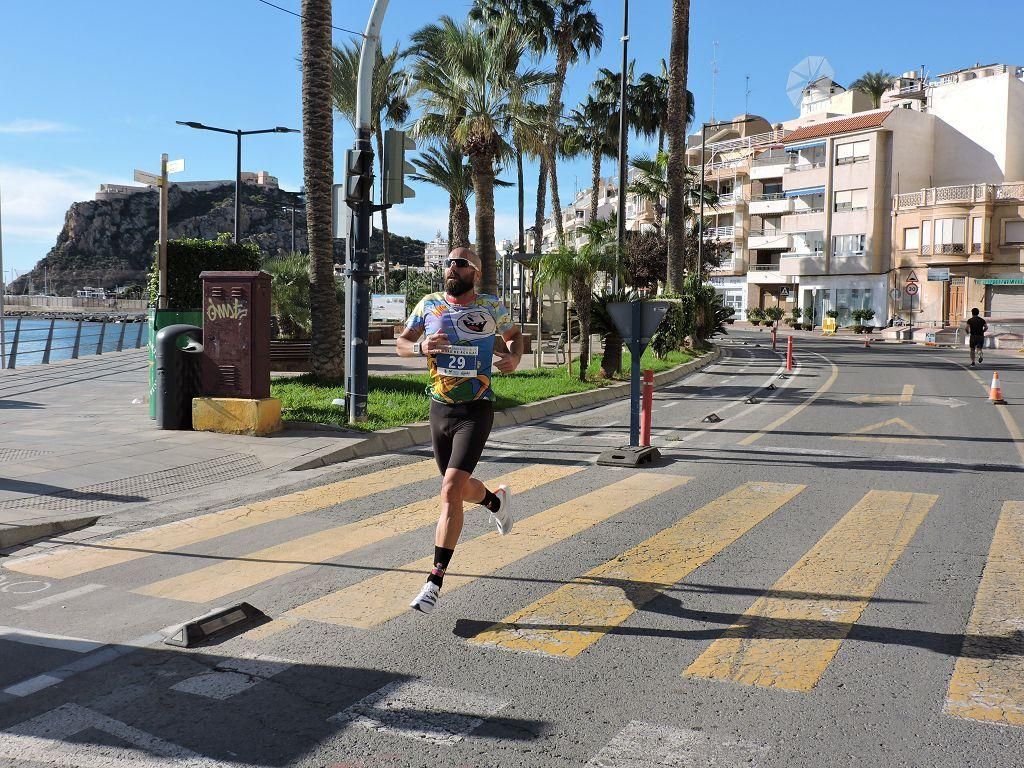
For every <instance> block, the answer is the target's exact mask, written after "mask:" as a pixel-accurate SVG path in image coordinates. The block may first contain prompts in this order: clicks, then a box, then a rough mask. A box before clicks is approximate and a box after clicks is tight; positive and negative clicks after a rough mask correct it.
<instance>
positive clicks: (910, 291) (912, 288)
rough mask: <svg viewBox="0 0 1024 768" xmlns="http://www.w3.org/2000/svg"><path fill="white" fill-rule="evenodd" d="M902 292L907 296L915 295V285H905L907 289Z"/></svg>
mask: <svg viewBox="0 0 1024 768" xmlns="http://www.w3.org/2000/svg"><path fill="white" fill-rule="evenodd" d="M903 290H904V291H906V292H907V295H908V296H913V295H914V294H915V293H917V283H907V287H906V288H904V289H903Z"/></svg>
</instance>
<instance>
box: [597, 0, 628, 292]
mask: <svg viewBox="0 0 1024 768" xmlns="http://www.w3.org/2000/svg"><path fill="white" fill-rule="evenodd" d="M628 48H629V0H622V77H621V78H619V216H618V221H617V222H616V227H615V277H614V280H613V281H612V288H613V290H614V291H615V292H616V293H617V292H618V290H619V263H620V261H621V259H622V249H623V247H624V245H625V242H626V166H627V165H629V158H627V157H625V156H624V155H625V151H626V146H625V145H626V131H628V130H629V125H628V123H627V121H626V67H627V66H628V64H629V61H628V59H629V56H628ZM592 194H595V195H596V194H597V190H596V189H595V190H592Z"/></svg>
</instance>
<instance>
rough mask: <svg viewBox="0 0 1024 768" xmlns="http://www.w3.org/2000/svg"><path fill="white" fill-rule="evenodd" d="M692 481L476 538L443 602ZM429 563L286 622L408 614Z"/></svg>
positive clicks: (622, 485)
mask: <svg viewBox="0 0 1024 768" xmlns="http://www.w3.org/2000/svg"><path fill="white" fill-rule="evenodd" d="M691 479H692V478H689V477H680V476H678V475H664V474H652V473H649V472H641V473H637V474H635V475H630V476H629V477H627V478H624V479H622V480H619V481H618V482H616V483H612V484H611V485H608V486H606V487H604V488H600V489H598V490H596V491H592V492H590V493H587V494H584V495H583V496H580V497H578V498H576V499H573V500H572V501H567V502H565V503H564V504H559V505H557V506H554V507H551V508H550V509H547V510H545V511H543V512H538V513H537V514H535V515H532V516H531V517H527V518H524V519H523V520H517V521H516V524H515V528H514V529H513V530H512V533H511V534H509V535H508V536H505V537H502V536H499V535H498V534H497V533H496V532H494V533H488V534H485V535H483V536H478V537H477V538H475V539H471V540H470V541H467V542H465V543H464V544H460V545H459V546H458V548H457V549H456V550H455V558H454V560H453V561H452V563H453V566H454V567H457V568H458V571H455V570H450V571H448V573H447V574H445V577H444V589H443V590H442V592H441V595H442V599H444V598H445V597H448V596H450V595H451V593H452V592H454V591H455V590H456V589H458V588H459V587H462V586H465V585H466V584H470V583H472V582H474V581H476V580H477V579H478V578H480V577H481V576H485V575H487V574H490V573H494V572H495V571H497V570H499V569H501V568H504V567H505V566H507V565H511V564H512V563H514V562H516V561H518V560H521V559H522V558H524V557H527V556H528V555H531V554H533V553H535V552H539V551H540V550H542V549H544V548H545V547H549V546H551V545H552V544H556V543H558V542H560V541H564V540H565V539H568V538H569V537H571V536H574V535H575V534H577V533H580V532H581V531H584V530H586V529H587V528H590V527H591V526H594V525H597V524H598V523H601V522H603V521H605V520H608V519H609V518H612V517H614V516H615V515H617V514H619V513H620V512H622V511H623V510H626V509H629V508H630V507H632V506H635V505H637V504H641V503H643V502H644V501H647V500H648V499H651V498H653V497H655V496H657V495H659V494H662V493H665V492H666V491H670V490H672V489H673V488H677V487H678V486H680V485H683V484H684V483H687V482H689V481H690V480H691ZM432 561H433V557H425V558H422V559H420V560H417V561H415V562H412V563H407V564H406V565H403V566H401V567H399V568H398V569H396V570H394V571H391V572H389V573H383V574H381V575H380V576H377V577H375V578H372V579H369V580H367V581H364V582H361V583H359V584H354V585H352V586H351V587H348V588H346V589H342V590H340V591H338V592H334V593H331V594H329V595H325V596H324V597H321V598H320V599H318V600H314V601H312V602H310V603H306V604H305V605H300V606H298V607H297V608H293V609H292V610H290V611H288V613H287V614H286V615H287V616H292V617H297V618H303V619H312V620H314V621H320V622H324V623H327V624H342V625H346V626H352V627H363V628H369V627H375V626H377V625H378V624H383V623H384V622H385V621H388V620H389V619H393V618H394V617H395V616H398V615H400V614H402V613H404V612H406V611H408V610H409V600H411V599H412V598H413V597H414V596H415V595H416V591H417V590H418V589H419V588H420V587H421V586H422V585H423V579H424V574H426V573H427V572H428V571H429V570H430V568H431V566H432V565H433V562H432Z"/></svg>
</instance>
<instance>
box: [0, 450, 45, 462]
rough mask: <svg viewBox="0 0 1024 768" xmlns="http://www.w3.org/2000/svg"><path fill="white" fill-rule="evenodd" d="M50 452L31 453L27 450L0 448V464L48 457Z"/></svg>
mask: <svg viewBox="0 0 1024 768" xmlns="http://www.w3.org/2000/svg"><path fill="white" fill-rule="evenodd" d="M51 453H52V451H32V450H29V449H27V448H0V464H6V463H8V462H11V461H21V460H22V459H34V458H36V457H38V456H49V455H50V454H51Z"/></svg>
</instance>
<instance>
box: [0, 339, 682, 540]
mask: <svg viewBox="0 0 1024 768" xmlns="http://www.w3.org/2000/svg"><path fill="white" fill-rule="evenodd" d="M527 357H529V358H530V359H529V360H527V359H526V358H524V361H523V362H524V366H523V367H524V368H526V367H532V365H533V359H532V357H531V356H527ZM422 369H423V363H422V361H421V360H418V359H411V358H410V359H405V358H399V357H397V356H396V355H395V354H394V342H393V341H391V342H390V343H385V344H384V345H382V346H380V347H371V357H370V370H371V372H372V373H378V374H389V373H405V372H411V371H420V370H422ZM681 373H682V372H679V374H680V375H681ZM147 393H148V363H147V352H146V350H144V349H143V350H129V351H125V352H116V353H109V354H104V355H102V356H97V357H89V358H83V359H79V360H69V361H64V362H60V363H54V364H50V365H37V366H30V367H26V368H21V369H15V370H0V550H2V549H3V548H5V547H11V546H14V545H17V544H20V543H22V542H24V541H29V540H32V539H36V538H39V537H41V536H46V535H51V534H54V533H60V532H63V531H69V530H74V529H77V528H81V527H83V526H87V525H90V524H92V523H95V521H96V520H97V519H98V518H101V517H103V516H105V515H111V514H112V513H115V512H116V513H117V519H118V520H122V519H128V520H131V519H137V520H152V519H157V518H158V517H161V516H167V515H169V514H175V513H181V512H193V511H196V510H199V509H203V508H206V507H209V506H212V505H214V504H216V503H218V502H223V501H226V500H230V499H237V498H240V497H246V496H249V495H251V493H252V492H253V491H254V490H265V489H267V488H271V487H285V486H288V485H295V484H297V483H301V482H307V483H308V482H309V480H310V479H311V478H316V477H317V476H318V475H320V474H323V473H325V472H327V471H329V468H328V465H330V464H332V463H337V462H340V461H346V460H349V459H352V458H357V457H360V456H366V455H371V454H376V453H381V452H382V451H388V450H394V449H396V448H400V447H405V446H408V445H411V444H413V443H418V442H423V439H422V438H423V435H422V434H420V432H422V431H423V429H424V427H422V426H420V427H411V428H408V429H407V428H398V429H395V430H385V431H383V432H377V433H373V434H367V433H365V432H358V431H354V430H347V429H343V428H340V427H339V428H335V429H330V428H325V427H314V426H313V425H310V426H309V427H308V428H301V427H300V428H287V429H285V430H284V431H282V432H279V433H277V434H275V435H270V436H267V437H250V436H245V435H222V434H217V433H212V432H193V431H190V430H180V431H179V430H160V429H157V427H156V422H155V421H153V420H152V419H150V418H149V406H148V403H147V402H146V397H147ZM622 395H623V393H622V391H621V390H616V391H608V390H604V391H602V393H601V395H600V397H601V399H608V398H614V397H621V396H622ZM598 397H599V395H598V394H597V393H595V392H589V393H581V394H580V395H573V396H565V397H562V398H556V399H555V400H552V401H546V402H545V403H544V404H543V405H535V406H521V407H520V408H518V409H514V410H515V411H516V413H511V412H510V413H506V414H504V416H503V418H507V419H509V420H518V421H527V420H530V419H533V418H538V417H541V416H544V415H548V414H550V413H555V412H558V411H562V410H568V409H571V408H576V407H580V406H581V405H586V404H590V403H591V402H597V399H598ZM510 423H511V421H510ZM296 469H298V470H301V471H290V470H296ZM126 513H127V516H126ZM92 530H93V531H95V529H92ZM83 533H84V532H83Z"/></svg>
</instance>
